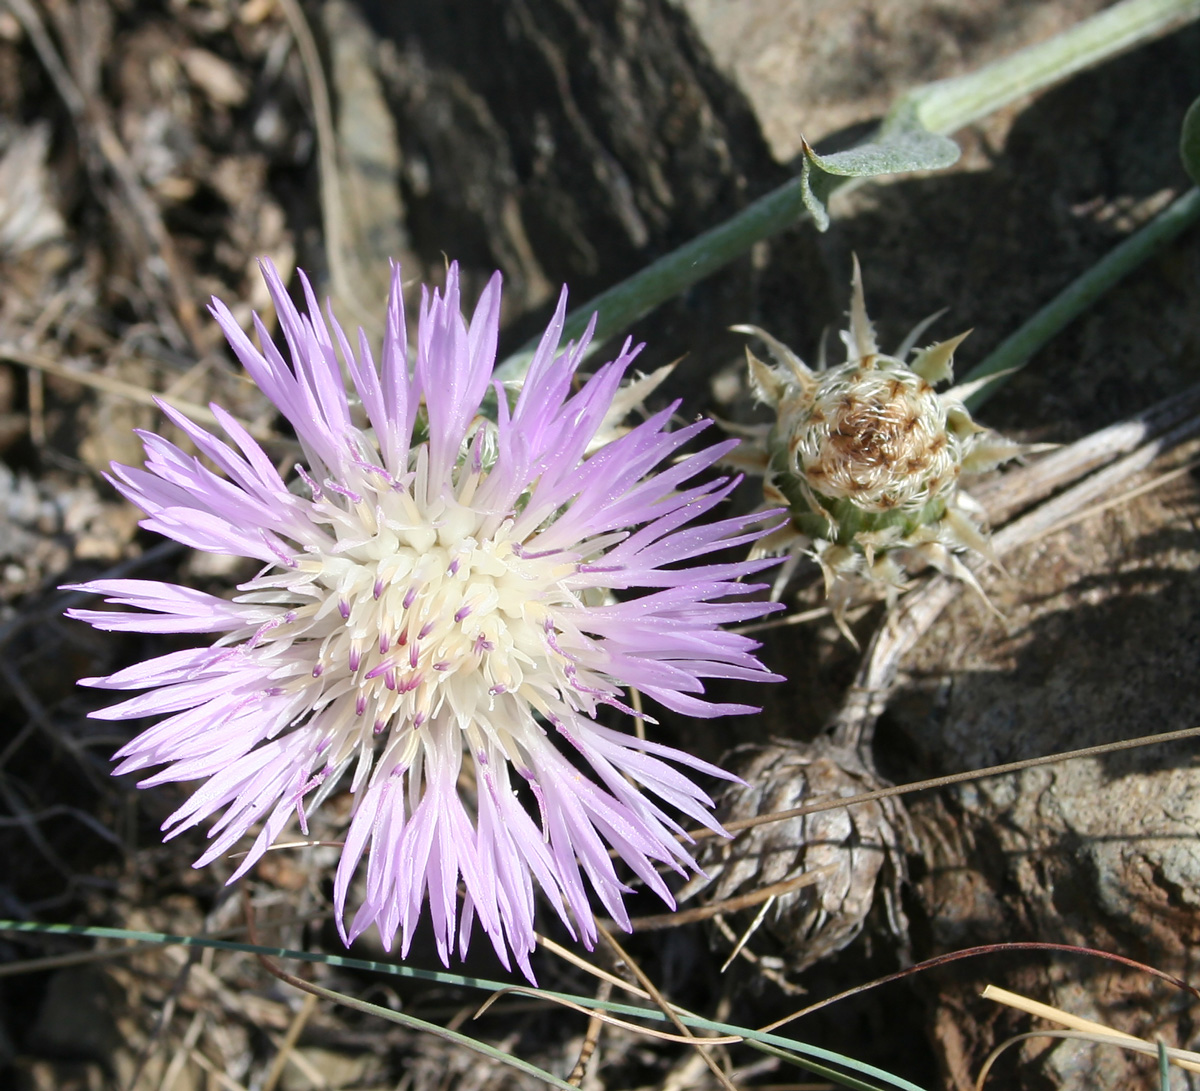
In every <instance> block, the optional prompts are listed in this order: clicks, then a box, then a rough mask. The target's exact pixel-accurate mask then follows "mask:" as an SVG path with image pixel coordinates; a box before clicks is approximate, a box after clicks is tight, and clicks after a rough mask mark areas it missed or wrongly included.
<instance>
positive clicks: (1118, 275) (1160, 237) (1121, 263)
mask: <svg viewBox="0 0 1200 1091" xmlns="http://www.w3.org/2000/svg"><path fill="white" fill-rule="evenodd" d="M1197 220H1200V188H1198V189H1190V190H1188V191H1187V192H1186V193H1185V194H1184V195H1183V196H1182V197H1180V198H1178V199H1177V200H1175V201H1174V202H1172V203H1171V204H1170V205H1168V206H1167V207H1166V208H1165V209H1163V211H1162V212H1160V213H1159V214H1158V215H1157V216H1155V217H1154V219H1153V220H1151V221H1150V222H1149V223H1148V224H1146V225H1145V227H1142V228H1140V229H1139V230H1137V231H1135V232H1134V233H1133V234H1132V235H1130V236H1129V238H1127V239H1126V240H1125V241H1124V242H1122V243H1121V244H1120V245H1118V246H1116V247H1114V248H1113V249H1112V250H1110V251H1109V252H1108V253H1107V254H1106V255H1105V256H1104V257H1103V258H1101V259H1100V261H1098V262H1097V263H1096V264H1095V265H1093V266H1092V267H1091V268H1090V269H1089V270H1088V271H1087V272H1086V273H1084V274H1083V275H1082V276H1080V277H1077V278H1076V279H1075V280H1073V281H1072V282H1071V283H1070V284H1068V285H1067V287H1066V288H1064V289H1063V290H1062V291H1061V292H1059V294H1058V295H1056V296H1055V297H1054V298H1053V299H1052V300H1051V301H1050V302H1049V303H1047V304H1046V305H1045V306H1044V307H1043V308H1042V309H1041V310H1039V311H1038V312H1037V313H1036V314H1035V315H1034V316H1033V317H1032V318H1030V319H1029V320H1028V321H1027V322H1025V323H1024V324H1023V325H1022V326H1021V327H1020V328H1019V329H1018V330H1016V332H1015V333H1013V334H1012V335H1011V336H1009V337H1008V338H1006V339H1005V340H1004V341H1003V342H1002V343H1001V344H1000V345H998V346H997V347H996V349H995V350H994V351H993V352H991V353H990V354H989V355H988V356H987V358H986V359H984V360H982V361H981V362H980V363H979V364H978V365H976V367H975V368H973V369H972V370H971V371H970V372H969V373H968V374H967V375H965V376H964V377H963V379H962V381H963V382H964V383H970V382H974V381H976V380H978V379H984V378H986V377H987V376H989V375H995V376H996V379H995V381H994V382H991V383H989V384H988V385H987V386H985V387H982V388H980V389H979V390H976V391H975V392H974V393H973V394H972V395H971V396H970V397H969V398H967V400H966V404H967V407H968V408H970V409H976V408H978V407H979V406H980V405H982V404H983V403H984V402H985V401H986V400H987V399H988V398H990V397H991V396H992V395H993V394H994V393H995V392H996V391H997V390H999V389H1000V387H1001V386H1003V385H1004V383H1005V382H1006V381H1007V380H1008V379H1009V378H1010V377H1011V375H1012V373H1013V372H1014V371H1016V370H1018V369H1020V368H1022V367H1024V366H1025V364H1026V363H1027V362H1028V360H1029V358H1030V357H1031V356H1032V355H1033V354H1034V353H1035V352H1037V351H1038V349H1040V348H1041V347H1042V346H1043V345H1044V344H1045V343H1046V342H1047V341H1049V340H1050V338H1052V337H1054V336H1055V335H1056V334H1057V333H1058V332H1059V331H1060V330H1062V329H1063V327H1064V326H1066V325H1067V324H1068V323H1069V322H1072V321H1074V319H1076V318H1077V317H1078V316H1079V315H1081V314H1082V313H1083V312H1084V311H1086V310H1087V309H1088V308H1089V307H1090V306H1091V305H1092V304H1093V303H1095V302H1096V300H1097V299H1099V298H1100V297H1101V296H1102V295H1104V293H1105V292H1107V291H1108V290H1109V289H1110V288H1111V287H1113V286H1114V285H1115V284H1116V283H1117V282H1118V281H1119V280H1121V279H1122V278H1123V277H1125V276H1126V275H1128V274H1129V273H1131V272H1133V270H1134V269H1136V268H1137V267H1138V266H1139V265H1141V264H1142V263H1143V262H1144V261H1146V260H1148V259H1149V258H1150V257H1152V256H1153V255H1154V254H1156V253H1157V252H1158V251H1159V250H1160V249H1162V247H1164V246H1165V245H1166V244H1167V243H1169V242H1170V241H1171V240H1172V239H1174V238H1175V237H1176V236H1178V235H1179V234H1180V232H1182V231H1184V230H1185V229H1186V228H1188V227H1190V226H1191V225H1192V224H1194V223H1195V222H1196V221H1197Z"/></svg>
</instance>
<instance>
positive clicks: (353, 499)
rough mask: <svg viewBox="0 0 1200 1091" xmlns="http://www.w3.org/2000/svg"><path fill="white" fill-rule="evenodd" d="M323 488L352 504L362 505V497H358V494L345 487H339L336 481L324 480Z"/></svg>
mask: <svg viewBox="0 0 1200 1091" xmlns="http://www.w3.org/2000/svg"><path fill="white" fill-rule="evenodd" d="M325 488H327V489H328V490H329V491H330V492H335V493H337V494H338V495H339V496H344V497H345V498H346V499H347V500H349V501H350V503H352V504H361V503H362V497H361V496H359V495H358V493H356V492H354V491H353V490H352V489H348V488H346V486H345V485H339V484H338V483H337V482H336V481H330V480H329V479H328V478H326V479H325Z"/></svg>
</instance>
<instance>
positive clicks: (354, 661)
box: [346, 648, 362, 674]
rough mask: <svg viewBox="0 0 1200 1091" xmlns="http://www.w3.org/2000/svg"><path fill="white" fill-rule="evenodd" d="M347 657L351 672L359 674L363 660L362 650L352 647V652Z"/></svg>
mask: <svg viewBox="0 0 1200 1091" xmlns="http://www.w3.org/2000/svg"><path fill="white" fill-rule="evenodd" d="M346 658H347V665H348V666H349V667H350V673H351V674H357V673H358V666H359V664H360V663H361V662H362V652H360V651H359V650H358V649H357V648H351V649H350V654H349V656H347V657H346Z"/></svg>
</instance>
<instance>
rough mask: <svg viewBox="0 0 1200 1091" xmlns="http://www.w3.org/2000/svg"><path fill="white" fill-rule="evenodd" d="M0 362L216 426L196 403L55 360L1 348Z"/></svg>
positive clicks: (270, 438)
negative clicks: (166, 407) (163, 407)
mask: <svg viewBox="0 0 1200 1091" xmlns="http://www.w3.org/2000/svg"><path fill="white" fill-rule="evenodd" d="M0 359H2V360H8V361H10V362H11V363H14V364H20V365H21V366H22V367H27V368H32V369H33V370H34V371H37V372H44V373H45V374H47V375H53V376H55V377H56V378H59V379H69V380H70V381H71V382H73V383H79V384H80V385H81V386H90V387H92V389H94V390H102V391H104V392H105V393H106V394H114V395H116V396H117V397H119V398H127V399H128V400H129V401H131V402H136V403H137V404H138V405H155V404H156V403H157V402H166V404H167V405H169V406H170V407H171V408H172V409H178V410H179V412H180V413H183V414H185V415H186V416H188V417H190V418H191V419H192V420H195V421H203V422H204V423H205V424H210V425H216V424H217V423H218V422H217V418H216V415H215V414H214V413H213V411H212V410H211V409H209V408H208V407H207V406H204V405H198V404H197V403H196V402H189V401H183V400H181V399H179V398H175V397H172V396H171V395H169V394H156V393H155V392H154V391H152V390H146V389H145V388H144V387H140V386H136V385H134V384H133V383H126V382H122V381H121V380H120V379H114V378H112V377H111V376H108V375H97V374H93V373H92V372H89V371H79V370H78V369H76V368H73V367H67V366H66V365H65V364H60V363H58V362H57V361H55V360H51V359H49V358H48V357H45V356H39V355H37V354H36V353H32V352H23V351H22V350H20V349H16V348H9V347H0ZM239 423H240V424H241V425H242V427H243V428H245V429H246V431H247V432H249V433H250V434H251V435H252V436H253V437H254V438H255V439H257V440H262V441H263V442H266V443H269V442H277V441H283V442H290V441H287V440H285V438H284V437H283V436H281V435H279V434H278V433H277V432H274V431H272V430H271V429H270V428H263V427H262V426H261V425H257V424H252V423H250V422H247V421H240V422H239Z"/></svg>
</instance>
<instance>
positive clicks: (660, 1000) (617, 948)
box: [596, 922, 737, 1091]
mask: <svg viewBox="0 0 1200 1091" xmlns="http://www.w3.org/2000/svg"><path fill="white" fill-rule="evenodd" d="M596 930H597V932H599V934H600V938H601V939H603V940H604V942H605V943H607V944H608V946H609V947H611V948H612V950H613V953H614V954H615V955H616V956H617V958H619V959H620V960H621V961H622V962H624V963H625V965H626V966H628V967H629V970H630V972H631V973H632V974H633V976H634V977H636V978H637V981H638V984H639V985H641V987H642V988H643V989H645V990H646V991H647V992H648V993H649V994H650V995H651V997H652V998H653V999H654V1002H655V1003H656V1004H657V1005H658V1006H659V1008H661V1009H662V1013H663V1014H664V1015H665V1016H666V1017H667V1018H668V1019H669V1020H670V1021H671V1022H672V1023H674V1024H675V1029H676V1030H678V1031H679V1033H680V1034H682V1035H684V1037H686V1038H688V1039H689V1040H690V1041H692V1042H693V1043H695V1048H696V1052H697V1053H698V1054H699V1055H700V1057H702V1058H703V1060H704V1063H705V1064H706V1065H707V1066H708V1070H709V1071H710V1072H711V1073H712V1074H713V1076H714V1077H715V1078H716V1080H717V1082H718V1083H719V1084H720V1085H721V1086H722V1087H724V1088H725V1091H737V1088H735V1087H734V1086H733V1084H732V1083H730V1082H729V1077H728V1076H726V1075H725V1073H724V1072H722V1071H721V1066H720V1065H718V1064H717V1062H716V1061H715V1060H713V1058H712V1056H711V1055H710V1054H709V1052H708V1049H707V1048H706V1047H709V1046H712V1045H714V1044H715V1043H713V1042H706V1041H705V1040H704V1039H703V1038H697V1037H696V1036H695V1035H694V1034H693V1033H692V1032H691V1030H690V1029H688V1026H687V1024H686V1023H684V1021H683V1020H682V1019H680V1018H679V1016H678V1015H676V1014H675V1009H674V1007H673V1006H672V1005H671V1004H670V1003H669V1002H668V1001H667V998H666V997H665V996H663V994H662V993H661V992H660V991H659V989H658V986H656V985H655V984H654V982H653V981H651V980H650V977H649V975H647V973H646V971H645V970H643V969H642V968H641V966H639V965H638V964H637V962H635V961H634V959H633V958H631V957H630V956H629V954H628V953H627V952H626V951H625V949H624V948H623V947H622V946H621V945H620V944H619V943H618V942H617V939H616V937H615V936H614V935H613V934H612V933H611V932H610V931H609V930H608V929H607V928H605V927H604V925H602V924H600V923H599V922H597V924H596Z"/></svg>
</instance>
